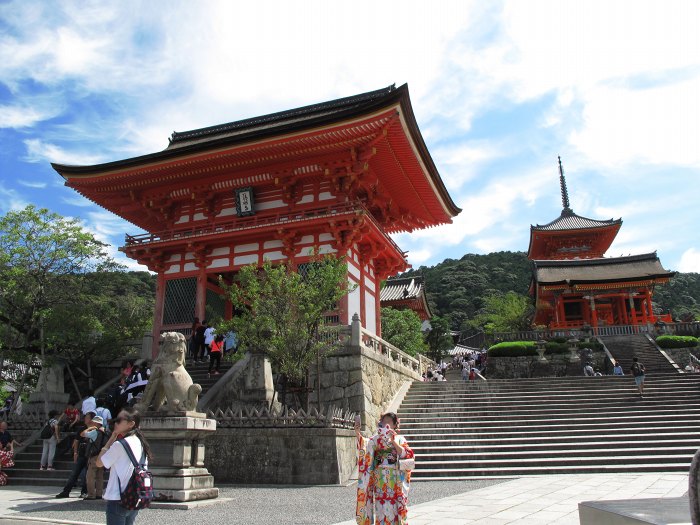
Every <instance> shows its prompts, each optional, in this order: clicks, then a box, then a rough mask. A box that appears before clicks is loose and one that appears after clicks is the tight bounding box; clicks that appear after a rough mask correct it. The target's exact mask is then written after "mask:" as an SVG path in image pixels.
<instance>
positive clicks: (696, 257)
mask: <svg viewBox="0 0 700 525" xmlns="http://www.w3.org/2000/svg"><path fill="white" fill-rule="evenodd" d="M678 271H679V272H694V273H700V250H698V249H696V248H688V249H687V250H686V251H684V252H683V255H681V260H680V262H679V263H678Z"/></svg>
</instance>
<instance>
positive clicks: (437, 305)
mask: <svg viewBox="0 0 700 525" xmlns="http://www.w3.org/2000/svg"><path fill="white" fill-rule="evenodd" d="M415 273H422V274H423V276H424V278H425V282H426V290H427V295H428V301H429V303H430V307H431V309H432V311H433V314H434V315H438V316H441V317H445V318H446V319H447V320H448V321H449V323H450V326H451V327H452V329H453V330H459V329H462V328H464V325H465V321H468V320H470V319H473V318H474V317H475V316H476V315H477V314H478V313H479V310H480V309H482V308H483V306H484V304H485V299H486V298H487V297H489V296H492V295H496V294H505V293H507V292H515V293H518V294H521V295H525V296H527V295H528V289H529V286H530V279H531V277H532V265H531V262H530V261H529V260H528V259H527V256H526V254H525V253H524V252H496V253H489V254H486V255H476V254H471V253H470V254H467V255H465V256H464V257H462V258H461V259H459V260H456V259H446V260H445V261H443V262H441V263H439V264H437V265H435V266H421V267H420V268H418V269H415V270H410V271H408V272H406V273H405V274H404V275H405V276H410V275H412V274H415ZM654 302H655V303H656V304H657V305H658V306H659V307H660V308H661V309H662V311H664V312H668V311H671V312H672V313H673V316H674V318H687V317H693V318H696V319H698V318H700V274H697V273H679V274H677V275H676V276H675V277H674V278H673V279H672V280H671V283H670V284H669V285H666V286H659V287H657V288H656V290H655V292H654Z"/></svg>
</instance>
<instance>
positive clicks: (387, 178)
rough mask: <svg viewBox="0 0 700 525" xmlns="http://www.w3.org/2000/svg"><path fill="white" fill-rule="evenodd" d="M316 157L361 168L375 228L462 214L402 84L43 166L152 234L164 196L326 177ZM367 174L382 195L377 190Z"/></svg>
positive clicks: (160, 224)
mask: <svg viewBox="0 0 700 525" xmlns="http://www.w3.org/2000/svg"><path fill="white" fill-rule="evenodd" d="M324 162H325V163H326V164H325V165H326V166H329V165H330V166H338V165H341V166H348V165H350V164H349V163H354V164H352V166H355V168H353V169H356V170H357V171H356V172H354V173H360V174H362V173H369V176H368V177H367V181H365V182H362V181H360V183H362V184H366V186H367V188H369V189H367V193H366V194H367V195H370V194H371V196H372V198H375V195H376V198H377V199H379V200H378V202H379V203H380V204H379V205H378V206H385V208H383V209H385V210H387V211H386V214H387V215H386V218H385V219H382V220H383V221H384V224H383V227H384V228H385V229H386V230H387V231H389V232H393V231H411V229H413V228H424V227H428V226H435V225H438V224H444V223H449V222H451V220H452V217H454V216H456V215H457V214H459V213H460V212H461V210H460V208H458V207H457V206H456V205H455V203H454V202H453V201H452V198H451V197H450V195H449V193H448V191H447V189H446V187H445V185H444V183H443V181H442V179H441V177H440V175H439V173H438V171H437V168H436V166H435V164H434V162H433V160H432V158H431V156H430V153H429V151H428V149H427V146H426V145H425V142H424V141H423V138H422V136H421V133H420V130H419V129H418V124H417V122H416V120H415V116H414V114H413V109H412V107H411V101H410V97H409V92H408V86H407V85H406V84H404V85H402V86H400V87H398V88H397V87H395V86H394V85H391V86H388V87H385V88H382V89H379V90H375V91H370V92H367V93H361V94H359V95H354V96H351V97H344V98H339V99H335V100H331V101H327V102H323V103H320V104H313V105H310V106H303V107H300V108H296V109H291V110H286V111H281V112H277V113H271V114H267V115H262V116H258V117H254V118H249V119H244V120H239V121H235V122H229V123H226V124H220V125H216V126H210V127H205V128H199V129H194V130H190V131H183V132H175V133H173V134H172V136H171V137H170V143H169V145H168V147H167V148H166V149H165V150H162V151H158V152H155V153H150V154H147V155H141V156H138V157H133V158H128V159H123V160H117V161H112V162H106V163H102V164H95V165H91V166H87V165H86V166H70V165H64V164H57V163H52V166H53V168H54V169H55V170H56V171H57V172H58V173H59V174H60V175H61V176H62V177H63V178H64V179H65V180H66V185H67V186H70V187H72V188H74V189H75V190H76V191H78V192H79V193H80V194H82V195H84V196H85V197H87V198H88V199H90V200H92V201H93V202H95V203H96V204H98V205H100V206H102V207H104V208H106V209H108V210H110V211H113V212H114V213H116V214H117V215H119V216H121V217H123V218H124V219H126V220H128V221H129V222H132V223H133V224H135V225H137V226H139V227H141V228H143V229H145V230H146V231H149V232H154V231H160V230H168V229H169V228H170V227H171V224H169V223H168V222H167V221H168V220H169V219H167V218H162V219H160V218H158V217H159V216H158V213H154V212H153V210H154V209H160V208H163V206H167V205H168V203H169V202H173V201H178V202H185V201H187V200H188V199H189V200H190V201H191V200H192V199H196V198H197V199H201V198H203V197H202V195H205V196H208V197H211V196H212V195H213V194H214V193H217V192H218V193H222V192H226V191H229V188H231V187H235V186H245V185H250V184H251V183H253V184H255V183H257V182H259V183H260V184H267V185H268V186H270V185H277V184H278V181H282V179H283V178H284V177H289V179H290V180H291V179H294V180H299V179H301V178H303V177H304V176H306V175H305V174H306V173H315V174H316V175H315V176H318V177H322V178H323V177H333V176H335V175H334V173H330V174H329V173H328V172H329V170H328V169H326V170H324V169H322V168H321V167H320V166H322V165H324V164H323V163H324ZM334 162H335V164H333V163H334ZM343 163H345V164H343ZM363 166H364V172H363V171H362V170H363ZM339 169H340V168H339ZM343 169H344V168H343ZM271 173H274V175H272V174H271ZM279 173H282V174H283V175H279ZM353 176H354V177H357V176H358V175H353ZM375 179H379V180H380V181H381V188H380V189H381V190H382V191H383V192H384V193H381V194H380V193H379V192H378V191H377V188H378V187H379V186H375V184H376V183H375V182H372V181H373V180H375ZM282 182H283V181H282ZM282 182H280V184H281V183H282ZM355 183H357V181H356V180H355V182H352V181H350V182H348V184H355ZM375 191H377V192H376V193H375ZM381 199H383V200H381ZM387 203H388V204H387ZM161 215H163V217H165V213H164V212H163V213H162V214H161Z"/></svg>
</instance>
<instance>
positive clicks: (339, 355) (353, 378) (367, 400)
mask: <svg viewBox="0 0 700 525" xmlns="http://www.w3.org/2000/svg"><path fill="white" fill-rule="evenodd" d="M311 368H312V369H311V384H312V385H315V384H316V368H315V367H311ZM417 379H420V375H419V374H418V372H416V371H414V370H412V369H411V368H410V367H407V366H404V365H403V364H402V363H401V362H400V361H397V360H395V359H392V358H390V357H389V356H388V355H385V354H382V353H379V352H376V351H375V350H374V349H371V348H367V347H365V346H352V345H347V346H346V347H344V348H342V349H341V350H339V351H337V352H335V353H334V354H332V355H330V356H327V357H326V358H324V359H323V360H322V362H321V405H323V406H325V405H328V404H330V405H333V406H337V407H339V408H342V409H348V410H351V411H353V412H357V413H359V414H360V416H361V418H362V424H363V428H364V429H369V430H374V428H375V426H376V422H377V421H379V416H380V415H381V413H382V412H383V411H384V410H386V409H387V407H388V406H389V405H390V404H391V402H392V400H393V399H394V396H395V395H396V394H397V393H398V392H399V390H400V389H401V387H402V386H403V385H404V384H405V383H406V381H415V380H417ZM316 403H317V397H316V393H315V392H314V393H312V395H311V405H312V406H314V405H315V404H316Z"/></svg>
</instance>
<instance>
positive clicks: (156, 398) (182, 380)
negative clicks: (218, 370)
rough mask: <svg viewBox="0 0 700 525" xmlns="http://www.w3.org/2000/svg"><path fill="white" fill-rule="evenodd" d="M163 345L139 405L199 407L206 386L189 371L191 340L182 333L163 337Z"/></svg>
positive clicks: (169, 408)
mask: <svg viewBox="0 0 700 525" xmlns="http://www.w3.org/2000/svg"><path fill="white" fill-rule="evenodd" d="M160 339H161V341H162V346H161V348H160V352H159V353H158V357H156V359H155V360H154V361H153V365H152V366H151V377H150V379H149V380H148V385H147V386H146V390H145V391H144V393H143V398H142V400H141V402H140V403H139V404H138V405H137V408H139V410H142V411H147V410H148V409H149V407H150V410H164V411H171V412H172V411H183V410H187V411H190V410H196V408H197V402H198V400H199V394H200V393H201V392H202V387H201V386H200V385H198V384H196V383H192V378H191V377H190V374H188V373H187V370H185V352H186V351H187V340H186V339H185V336H184V335H182V334H181V333H179V332H166V333H164V334H162V335H161V336H160Z"/></svg>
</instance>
